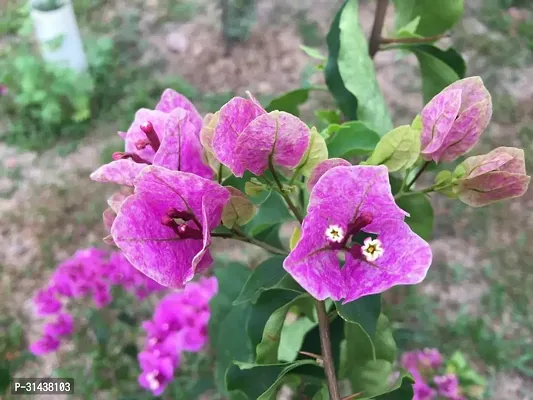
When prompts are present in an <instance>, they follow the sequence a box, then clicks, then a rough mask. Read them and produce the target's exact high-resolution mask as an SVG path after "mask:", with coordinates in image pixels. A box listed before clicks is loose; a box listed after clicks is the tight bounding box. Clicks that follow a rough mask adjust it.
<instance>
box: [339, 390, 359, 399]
mask: <svg viewBox="0 0 533 400" xmlns="http://www.w3.org/2000/svg"><path fill="white" fill-rule="evenodd" d="M362 394H363V392H358V393H354V394H351V395H349V396H346V397H344V398H343V399H342V400H353V399H356V398H358V397H359V396H361V395H362Z"/></svg>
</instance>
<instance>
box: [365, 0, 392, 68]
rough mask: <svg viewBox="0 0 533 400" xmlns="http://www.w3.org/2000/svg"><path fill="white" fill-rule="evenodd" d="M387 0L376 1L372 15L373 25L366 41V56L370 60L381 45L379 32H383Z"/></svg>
mask: <svg viewBox="0 0 533 400" xmlns="http://www.w3.org/2000/svg"><path fill="white" fill-rule="evenodd" d="M388 5H389V0H377V4H376V13H375V14H374V25H373V26H372V33H371V34H370V39H369V41H368V54H369V55H370V58H374V56H375V55H376V53H377V52H378V51H379V45H380V43H381V31H382V30H383V24H384V23H385V14H387V6H388Z"/></svg>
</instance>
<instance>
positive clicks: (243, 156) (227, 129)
mask: <svg viewBox="0 0 533 400" xmlns="http://www.w3.org/2000/svg"><path fill="white" fill-rule="evenodd" d="M310 136H311V133H310V130H309V128H308V127H307V125H305V124H304V123H303V122H302V121H301V120H300V119H299V118H297V117H295V116H293V115H291V114H289V113H286V112H282V111H272V112H270V113H267V112H266V111H265V110H264V109H263V108H262V107H261V105H260V104H259V103H258V102H257V100H255V99H254V98H251V99H244V98H242V97H234V98H233V99H231V100H230V101H229V102H228V103H226V104H225V105H224V106H223V107H222V108H221V109H220V111H219V113H218V120H217V121H216V125H215V128H214V131H213V138H212V150H213V153H214V155H215V157H216V158H217V159H218V160H219V161H220V162H221V163H222V164H224V165H225V166H227V167H228V168H229V169H230V170H231V171H232V172H233V174H234V175H235V176H238V177H241V176H243V174H244V171H245V170H249V171H251V172H252V173H254V174H256V175H262V174H263V173H264V172H265V170H266V169H267V168H268V166H269V162H272V163H273V164H274V165H279V166H282V167H286V168H289V169H293V168H295V167H296V166H297V165H298V164H299V163H300V161H301V160H302V157H303V156H304V154H305V152H306V150H307V148H308V147H309V141H310Z"/></svg>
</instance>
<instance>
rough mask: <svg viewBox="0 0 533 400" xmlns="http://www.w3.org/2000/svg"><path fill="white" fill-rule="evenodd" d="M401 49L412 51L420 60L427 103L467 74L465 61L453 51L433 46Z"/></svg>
mask: <svg viewBox="0 0 533 400" xmlns="http://www.w3.org/2000/svg"><path fill="white" fill-rule="evenodd" d="M401 47H402V48H405V49H407V50H410V51H412V52H413V53H414V54H415V56H416V58H417V59H418V63H419V64H420V74H421V75H422V93H423V95H424V102H425V103H427V102H428V101H429V100H431V99H432V98H433V97H434V96H435V95H436V94H438V93H439V92H440V91H441V90H442V89H444V88H445V87H446V86H448V85H450V84H451V83H453V82H455V81H456V80H458V79H460V78H461V77H462V76H464V74H465V71H466V66H465V64H464V60H463V59H462V58H461V56H460V55H459V54H458V53H457V52H456V51H455V50H453V49H449V50H447V51H443V50H440V49H439V48H437V47H435V46H431V45H405V46H401Z"/></svg>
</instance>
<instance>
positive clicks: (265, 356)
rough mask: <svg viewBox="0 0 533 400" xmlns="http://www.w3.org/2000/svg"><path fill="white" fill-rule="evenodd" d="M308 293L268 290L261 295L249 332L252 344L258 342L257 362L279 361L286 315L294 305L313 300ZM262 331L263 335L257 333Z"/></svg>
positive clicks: (253, 310)
mask: <svg viewBox="0 0 533 400" xmlns="http://www.w3.org/2000/svg"><path fill="white" fill-rule="evenodd" d="M312 301H313V300H312V299H311V297H310V296H309V295H308V294H307V293H302V294H298V293H295V292H290V291H285V290H284V291H280V290H276V289H273V290H268V291H265V292H263V293H262V294H261V296H259V299H258V300H257V303H256V304H254V306H253V307H252V315H251V317H250V322H249V326H248V332H249V333H251V335H250V338H251V341H252V345H254V344H256V343H257V339H260V342H259V343H257V345H256V347H255V349H256V363H258V364H272V363H275V362H276V361H278V349H279V344H280V341H281V331H282V328H283V324H284V322H285V317H286V316H287V313H288V312H289V309H290V308H292V307H293V306H298V305H300V304H304V303H305V302H311V303H312ZM260 332H261V336H260V337H259V335H257V334H258V333H260Z"/></svg>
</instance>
